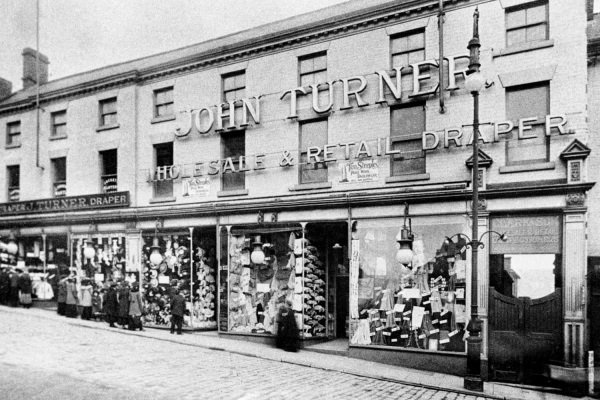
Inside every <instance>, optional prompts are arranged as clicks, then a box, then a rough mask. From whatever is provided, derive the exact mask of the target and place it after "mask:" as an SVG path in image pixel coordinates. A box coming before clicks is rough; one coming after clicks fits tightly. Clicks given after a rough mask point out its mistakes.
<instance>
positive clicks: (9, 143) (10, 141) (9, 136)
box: [5, 121, 21, 148]
mask: <svg viewBox="0 0 600 400" xmlns="http://www.w3.org/2000/svg"><path fill="white" fill-rule="evenodd" d="M13 127H17V130H18V132H12V131H11V128H13ZM14 138H17V140H16V141H15V140H14ZM5 145H6V147H7V148H11V147H20V146H21V121H11V122H7V123H6V141H5Z"/></svg>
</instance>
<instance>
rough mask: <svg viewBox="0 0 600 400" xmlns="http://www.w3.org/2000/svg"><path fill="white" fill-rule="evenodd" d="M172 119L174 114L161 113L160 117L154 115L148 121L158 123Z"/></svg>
mask: <svg viewBox="0 0 600 400" xmlns="http://www.w3.org/2000/svg"><path fill="white" fill-rule="evenodd" d="M174 120H175V114H170V115H162V116H160V117H154V118H152V119H151V120H150V123H151V124H158V123H160V122H165V121H174Z"/></svg>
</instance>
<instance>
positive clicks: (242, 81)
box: [234, 74, 246, 88]
mask: <svg viewBox="0 0 600 400" xmlns="http://www.w3.org/2000/svg"><path fill="white" fill-rule="evenodd" d="M234 78H235V87H236V88H242V87H245V86H246V74H238V75H236V76H235V77H234Z"/></svg>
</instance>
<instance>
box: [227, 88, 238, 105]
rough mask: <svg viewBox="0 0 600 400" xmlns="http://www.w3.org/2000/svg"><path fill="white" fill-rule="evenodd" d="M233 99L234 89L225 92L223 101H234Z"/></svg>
mask: <svg viewBox="0 0 600 400" xmlns="http://www.w3.org/2000/svg"><path fill="white" fill-rule="evenodd" d="M234 100H236V97H235V90H233V91H230V92H225V102H228V101H234Z"/></svg>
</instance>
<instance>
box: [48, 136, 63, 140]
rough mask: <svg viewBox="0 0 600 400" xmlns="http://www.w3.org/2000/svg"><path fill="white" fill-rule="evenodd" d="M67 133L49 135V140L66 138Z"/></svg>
mask: <svg viewBox="0 0 600 400" xmlns="http://www.w3.org/2000/svg"><path fill="white" fill-rule="evenodd" d="M66 138H67V135H61V136H50V140H61V139H66Z"/></svg>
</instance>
